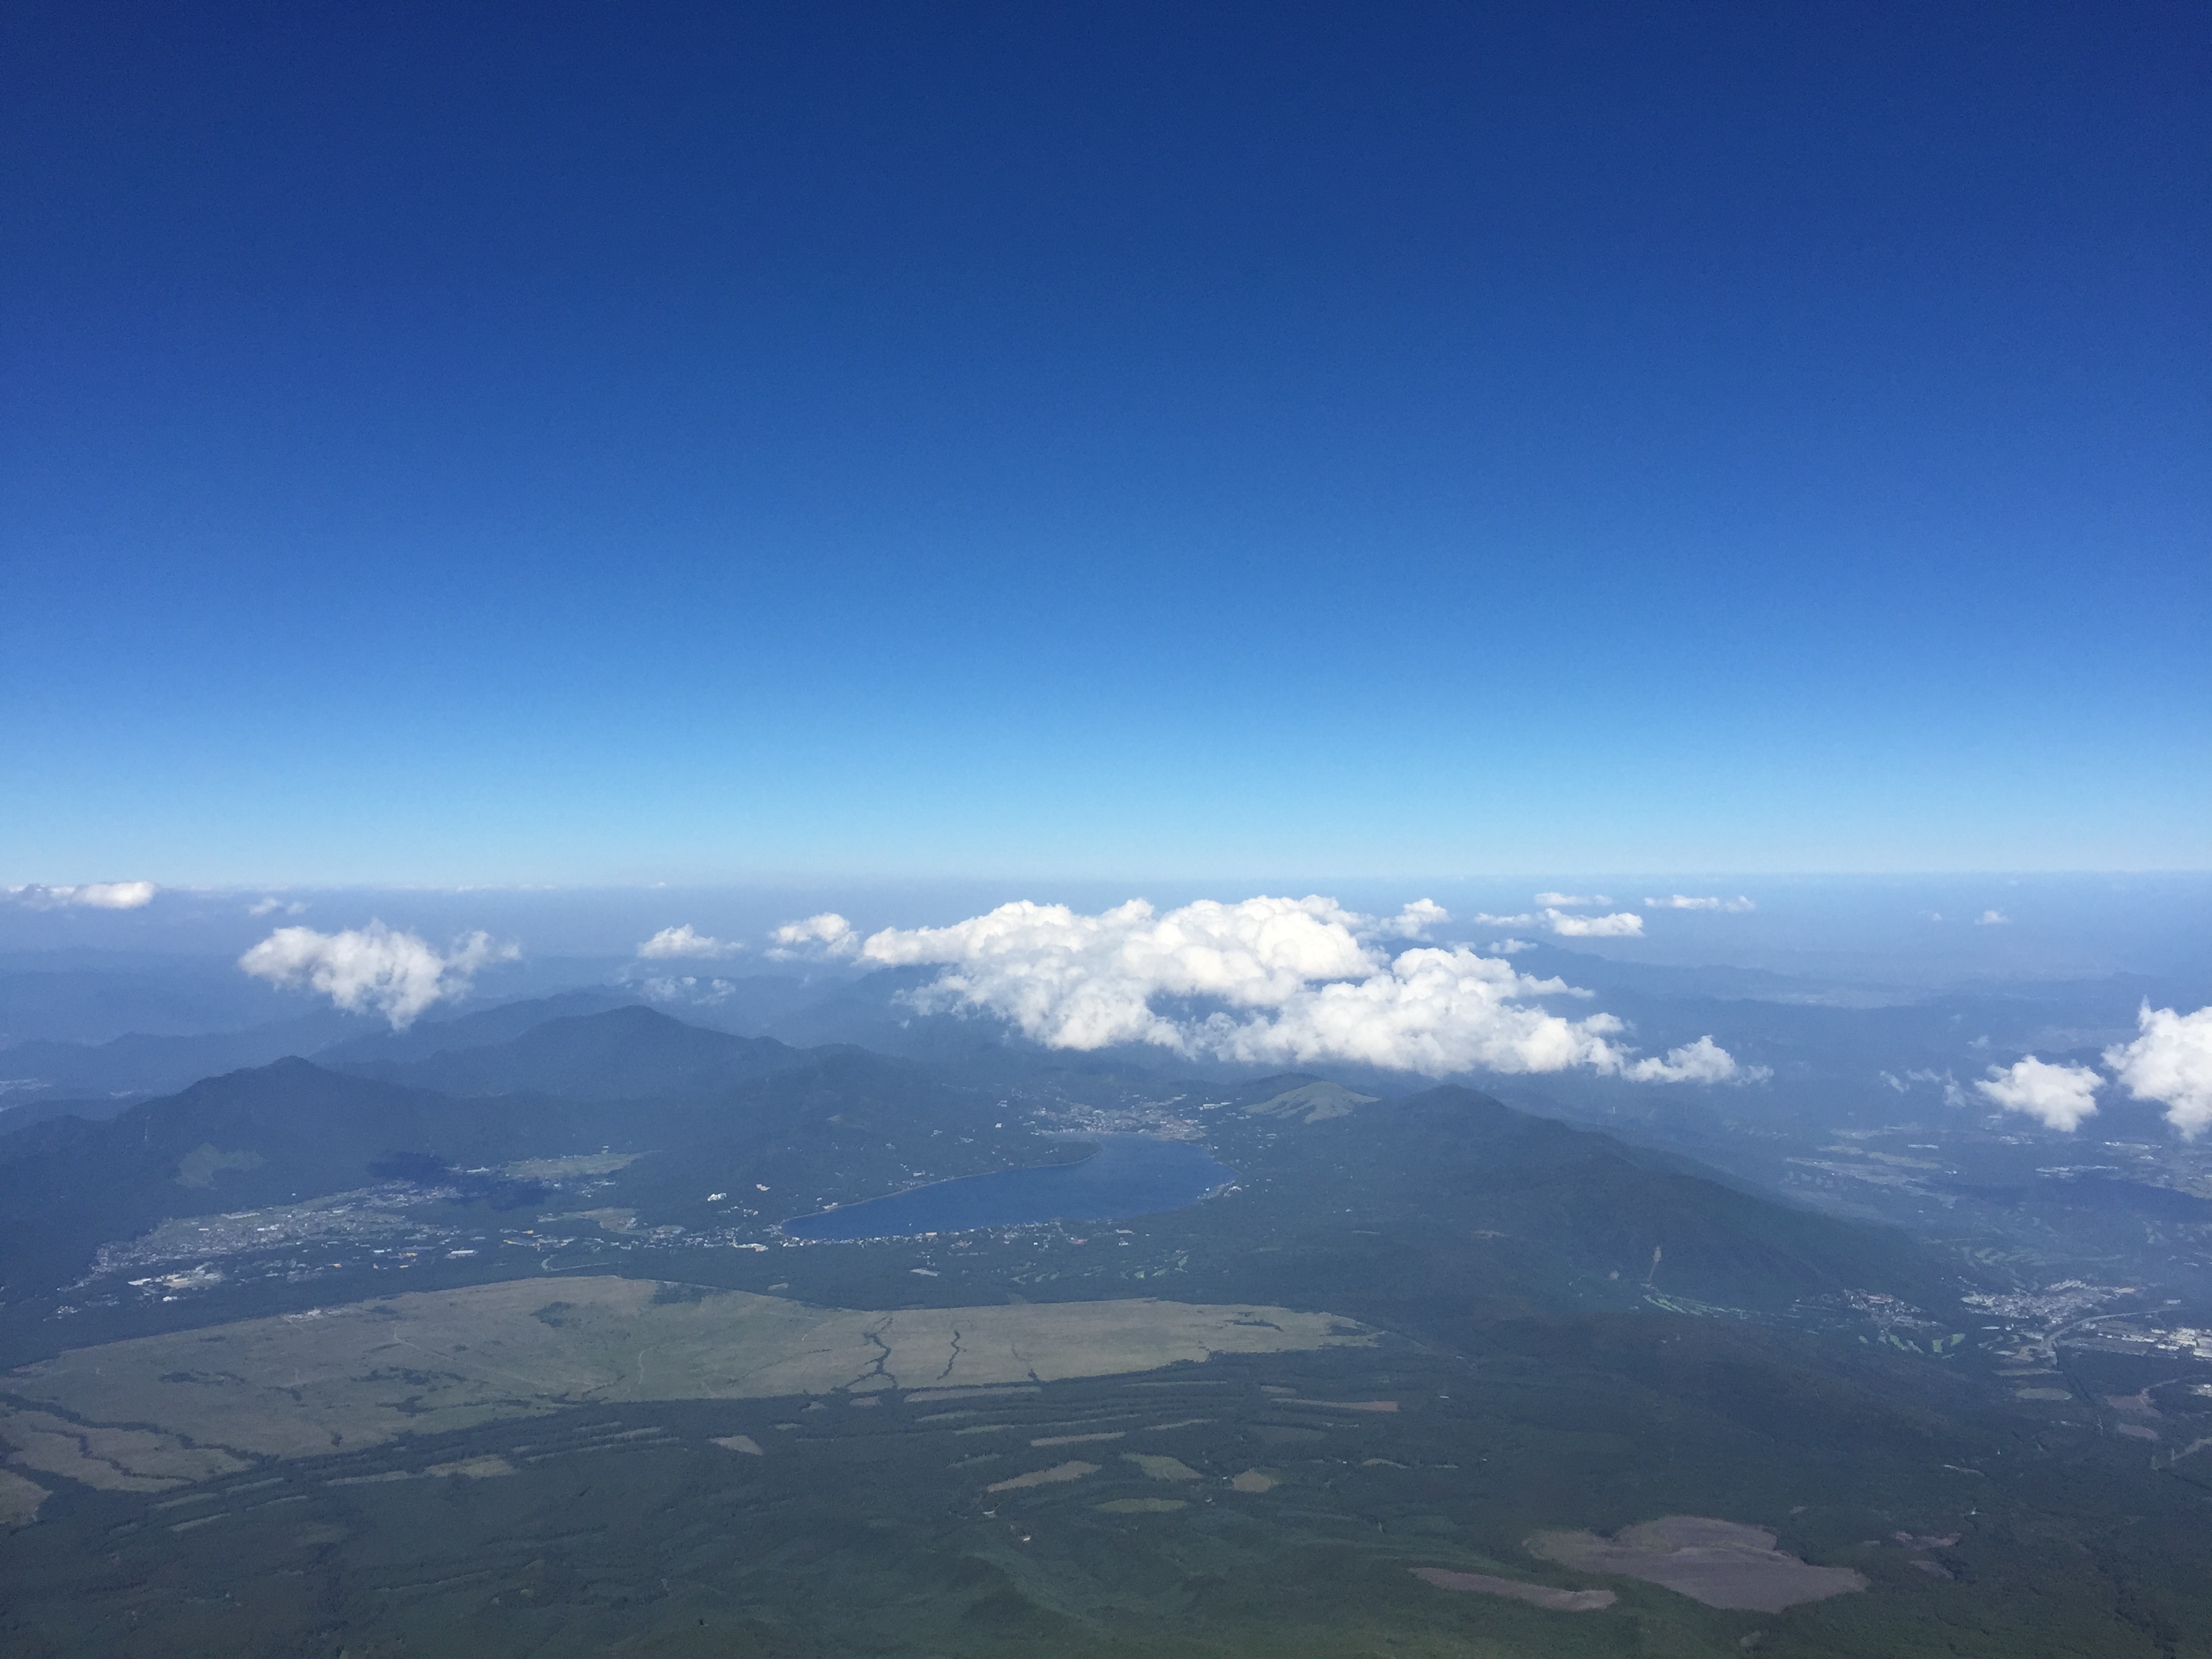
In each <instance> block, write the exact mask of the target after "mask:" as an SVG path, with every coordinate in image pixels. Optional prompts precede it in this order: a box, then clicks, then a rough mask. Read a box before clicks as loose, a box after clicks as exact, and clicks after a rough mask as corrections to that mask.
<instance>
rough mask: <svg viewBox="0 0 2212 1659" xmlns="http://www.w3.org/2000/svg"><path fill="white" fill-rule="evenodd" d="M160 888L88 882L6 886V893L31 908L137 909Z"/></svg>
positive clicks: (141, 883)
mask: <svg viewBox="0 0 2212 1659" xmlns="http://www.w3.org/2000/svg"><path fill="white" fill-rule="evenodd" d="M160 891H161V889H160V888H159V887H157V886H155V884H153V883H152V882H150V881H92V882H87V883H85V884H83V885H82V886H81V887H38V886H27V887H10V888H9V890H8V896H9V898H11V899H13V900H14V901H15V902H16V903H18V904H21V905H24V906H27V908H31V909H33V910H61V909H66V908H70V907H72V906H76V907H81V908H86V909H91V910H138V909H143V908H145V907H146V906H147V905H149V904H151V903H152V902H154V895H155V894H156V893H158V892H160Z"/></svg>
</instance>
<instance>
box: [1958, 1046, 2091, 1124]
mask: <svg viewBox="0 0 2212 1659" xmlns="http://www.w3.org/2000/svg"><path fill="white" fill-rule="evenodd" d="M2103 1080H2104V1079H2101V1078H2100V1077H2099V1076H2098V1075H2097V1074H2096V1073H2094V1072H2093V1071H2091V1070H2090V1069H2089V1068H2088V1067H2087V1066H2054V1065H2051V1063H2050V1062H2049V1061H2047V1060H2038V1059H2036V1058H2035V1057H2034V1056H2033V1054H2031V1055H2029V1056H2028V1057H2027V1059H2026V1060H2016V1061H2015V1062H2014V1063H2013V1064H2012V1065H2010V1066H1990V1074H1989V1076H1988V1077H1986V1078H1984V1079H1981V1080H1980V1081H1979V1082H1978V1083H1976V1084H1975V1085H1974V1088H1975V1091H1976V1092H1978V1094H1980V1095H1981V1097H1983V1098H1984V1100H1988V1101H1992V1102H1994V1103H1996V1104H1997V1105H1999V1106H2002V1107H2003V1108H2004V1109H2005V1110H2007V1111H2008V1112H2025V1113H2026V1114H2027V1115H2028V1116H2030V1117H2032V1118H2033V1119H2035V1121H2037V1122H2039V1123H2041V1124H2043V1125H2044V1126H2045V1127H2046V1128H2052V1129H2064V1130H2067V1131H2069V1132H2071V1131H2072V1130H2075V1129H2077V1128H2079V1127H2081V1120H2082V1119H2084V1118H2087V1117H2094V1116H2095V1115H2096V1114H2097V1085H2099V1084H2100V1083H2101V1082H2102V1081H2103Z"/></svg>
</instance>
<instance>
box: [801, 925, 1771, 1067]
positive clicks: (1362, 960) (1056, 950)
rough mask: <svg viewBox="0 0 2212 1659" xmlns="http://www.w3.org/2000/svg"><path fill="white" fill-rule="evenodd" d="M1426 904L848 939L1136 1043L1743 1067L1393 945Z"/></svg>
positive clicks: (932, 991) (1033, 1034)
mask: <svg viewBox="0 0 2212 1659" xmlns="http://www.w3.org/2000/svg"><path fill="white" fill-rule="evenodd" d="M1438 915H1440V913H1439V912H1437V908H1436V907H1434V906H1433V905H1425V904H1424V903H1420V902H1417V903H1415V904H1412V905H1408V906H1407V907H1406V908H1405V909H1404V910H1403V911H1401V912H1400V914H1399V915H1396V916H1394V917H1387V918H1386V917H1375V916H1369V915H1360V914H1359V913H1358V912H1356V911H1352V910H1347V909H1346V908H1343V907H1342V906H1340V905H1339V904H1338V903H1337V902H1336V901H1334V899H1328V898H1322V897H1318V896H1315V897H1308V898H1303V899H1293V898H1272V897H1261V898H1252V899H1246V900H1244V901H1243V902H1240V903H1223V902H1218V901H1214V900H1203V901H1200V902H1198V903H1194V904H1187V905H1184V906H1182V908H1179V909H1174V910H1170V911H1167V912H1166V913H1164V914H1162V913H1160V912H1158V911H1156V910H1155V909H1154V908H1152V905H1150V904H1149V903H1146V902H1145V901H1144V900H1142V899H1134V900H1132V901H1130V902H1128V903H1127V904H1123V905H1120V906H1117V907H1116V908H1113V909H1110V910H1107V911H1103V912H1102V913H1100V914H1099V915H1083V914H1080V913H1079V912H1077V911H1074V910H1072V909H1070V908H1068V907H1067V906H1066V905H1060V904H1036V903H1031V902H1026V901H1024V902H1018V903H1013V904H1006V905H1001V906H1000V908H997V909H996V910H993V911H991V912H989V913H988V914H987V915H981V916H972V917H970V918H969V919H968V920H967V921H960V922H956V923H954V924H952V925H951V927H916V928H896V927H887V928H884V930H883V931H881V932H880V933H873V934H871V935H869V936H868V938H867V939H865V940H862V941H860V942H859V944H858V945H857V947H856V948H857V954H858V955H859V956H860V958H861V959H862V960H864V961H866V962H871V963H880V964H882V965H884V966H887V967H889V966H919V965H929V966H935V967H939V968H941V969H943V970H944V971H943V972H942V973H940V974H939V975H938V977H937V978H936V979H935V980H933V981H931V982H930V983H929V984H927V985H926V986H924V987H921V988H920V989H919V990H916V991H915V992H912V993H910V994H908V995H909V1000H911V1002H912V1003H913V1004H914V1006H916V1007H918V1008H920V1009H921V1010H922V1011H923V1012H985V1013H990V1014H995V1015H997V1016H999V1017H1000V1018H1004V1019H1006V1020H1007V1021H1009V1022H1011V1023H1012V1024H1013V1025H1015V1026H1016V1027H1017V1028H1018V1029H1019V1030H1021V1031H1022V1032H1023V1033H1024V1035H1025V1036H1029V1037H1030V1038H1032V1039H1034V1040H1035V1041H1036V1042H1042V1043H1045V1044H1047V1045H1048V1046H1050V1047H1053V1048H1104V1047H1107V1046H1109V1045H1110V1044H1116V1043H1124V1042H1146V1043H1152V1044H1155V1045H1157V1046H1158V1047H1161V1048H1170V1049H1173V1050H1176V1052H1178V1053H1182V1054H1190V1055H1193V1056H1199V1055H1204V1056H1208V1057H1211V1058H1213V1059H1217V1060H1232V1061H1240V1062H1249V1063H1251V1064H1255V1065H1271V1066H1277V1065H1304V1064H1316V1063H1326V1062H1335V1063H1340V1064H1343V1063H1354V1064H1361V1065H1370V1066H1383V1067H1387V1068H1389V1069H1391V1070H1395V1071H1410V1072H1419V1073H1425V1074H1426V1075H1429V1076H1432V1077H1441V1076H1446V1075H1449V1074H1450V1073H1456V1072H1466V1071H1474V1070H1478V1069H1479V1070H1486V1071H1492V1072H1553V1071H1560V1070H1563V1069H1565V1068H1567V1067H1569V1066H1587V1067H1589V1068H1590V1069H1592V1070H1595V1071H1599V1072H1603V1073H1611V1074H1613V1075H1617V1076H1622V1077H1627V1078H1632V1079H1635V1080H1637V1081H1640V1082H1667V1083H1687V1082H1699V1083H1714V1082H1724V1081H1738V1080H1745V1079H1748V1078H1750V1077H1752V1076H1753V1075H1754V1074H1753V1073H1747V1072H1745V1071H1744V1070H1743V1069H1742V1068H1741V1067H1739V1066H1737V1065H1736V1062H1735V1060H1734V1059H1733V1058H1732V1057H1730V1056H1729V1054H1728V1053H1727V1051H1726V1050H1724V1049H1723V1048H1719V1047H1718V1046H1717V1045H1716V1044H1715V1043H1714V1042H1712V1040H1711V1038H1710V1037H1707V1038H1701V1039H1699V1042H1694V1043H1692V1044H1689V1045H1687V1046H1686V1047H1684V1048H1676V1049H1674V1050H1673V1051H1672V1052H1670V1053H1669V1054H1667V1055H1666V1056H1665V1057H1664V1058H1662V1059H1656V1060H1649V1059H1647V1060H1638V1059H1635V1058H1634V1051H1633V1050H1632V1048H1628V1047H1626V1045H1625V1044H1623V1043H1622V1042H1620V1040H1619V1039H1620V1033H1621V1031H1622V1030H1623V1029H1624V1028H1623V1027H1622V1025H1621V1023H1620V1021H1619V1020H1618V1019H1615V1018H1613V1016H1611V1015H1609V1014H1604V1013H1595V1014H1590V1015H1588V1016H1586V1017H1584V1018H1580V1019H1570V1018H1566V1017H1565V1016H1564V1015H1561V1014H1558V1013H1554V1012H1551V1011H1550V1010H1549V1009H1547V1008H1546V1007H1544V1006H1542V1005H1541V1003H1540V1002H1538V1001H1537V1000H1536V999H1538V998H1541V997H1550V996H1576V997H1583V998H1587V997H1588V995H1589V993H1588V992H1586V991H1577V990H1576V989H1574V988H1573V987H1570V986H1568V985H1566V984H1565V983H1564V982H1562V981H1559V980H1557V979H1548V980H1538V979H1534V978H1530V977H1528V976H1527V975H1522V974H1518V973H1516V972H1515V971H1514V969H1513V967H1512V965H1511V964H1510V963H1506V962H1504V961H1500V960H1498V959H1497V958H1495V957H1482V956H1478V955H1476V954H1475V953H1474V951H1470V950H1468V949H1467V948H1466V947H1465V946H1463V945H1457V946H1438V945H1422V946H1419V947H1416V948H1414V949H1410V950H1404V951H1398V952H1397V953H1396V954H1395V956H1394V955H1393V954H1392V953H1391V950H1390V948H1389V945H1388V944H1387V943H1386V941H1389V940H1394V939H1403V938H1405V937H1407V934H1408V933H1409V932H1410V931H1412V930H1413V928H1414V927H1415V926H1416V925H1417V924H1418V925H1420V926H1425V925H1428V924H1429V923H1430V922H1431V921H1434V920H1436V919H1437V917H1438ZM852 936H853V935H852V929H851V927H850V925H849V924H848V923H847V922H846V921H844V919H843V918H842V917H840V916H834V915H832V916H816V917H812V918H810V919H809V920H808V921H805V922H800V923H794V924H793V925H792V926H791V927H787V928H783V929H780V930H778V935H777V937H778V940H779V942H780V943H784V944H787V945H790V946H792V947H794V948H796V947H798V946H800V945H805V944H808V943H814V944H816V945H818V947H819V948H822V949H825V950H826V949H842V948H843V947H844V944H845V941H847V940H848V939H851V938H852Z"/></svg>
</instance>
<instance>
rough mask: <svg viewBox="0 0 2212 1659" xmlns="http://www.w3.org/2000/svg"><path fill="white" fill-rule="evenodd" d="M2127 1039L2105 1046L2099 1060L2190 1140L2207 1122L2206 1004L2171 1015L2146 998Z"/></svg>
mask: <svg viewBox="0 0 2212 1659" xmlns="http://www.w3.org/2000/svg"><path fill="white" fill-rule="evenodd" d="M2136 1026H2137V1030H2138V1035H2137V1036H2136V1039H2135V1041H2134V1042H2122V1043H2117V1044H2115V1045H2114V1046H2113V1047H2112V1048H2107V1049H2106V1050H2105V1064H2106V1065H2107V1066H2111V1067H2112V1074H2113V1075H2114V1076H2115V1077H2117V1078H2118V1079H2119V1080H2120V1081H2121V1083H2122V1084H2124V1085H2126V1088H2127V1091H2128V1092H2129V1093H2130V1094H2131V1095H2133V1096H2135V1097H2136V1099H2138V1100H2155V1101H2157V1102H2159V1103H2160V1104H2161V1105H2163V1106H2164V1107H2165V1108H2166V1121H2167V1122H2168V1123H2171V1124H2172V1125H2173V1127H2175V1128H2177V1129H2179V1130H2180V1131H2181V1133H2182V1137H2183V1138H2184V1139H2188V1140H2194V1139H2197V1136H2198V1135H2200V1134H2202V1133H2204V1128H2205V1126H2206V1125H2207V1124H2212V1008H2199V1009H2198V1010H2197V1012H2195V1013H2193V1014H2177V1013H2175V1012H2173V1010H2172V1009H2171V1008H2154V1007H2152V1006H2150V1005H2149V1004H2148V1003H2147V1002H2146V1003H2145V1004H2143V1006H2142V1012H2141V1013H2139V1014H2138V1015H2137V1016H2136Z"/></svg>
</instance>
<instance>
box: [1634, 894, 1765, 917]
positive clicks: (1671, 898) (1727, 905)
mask: <svg viewBox="0 0 2212 1659" xmlns="http://www.w3.org/2000/svg"><path fill="white" fill-rule="evenodd" d="M1644 908H1645V909H1647V910H1720V911H1724V912H1726V913H1727V914H1728V915H1742V914H1744V912H1746V911H1747V910H1756V909H1757V908H1759V907H1758V906H1757V905H1756V904H1753V902H1751V901H1750V900H1749V899H1747V898H1746V897H1744V896H1743V895H1742V894H1741V893H1739V894H1737V895H1736V896H1735V897H1734V898H1722V897H1721V896H1719V895H1717V894H1709V895H1707V896H1705V897H1703V898H1698V897H1693V896H1691V895H1690V894H1688V893H1671V894H1669V895H1668V896H1667V897H1665V898H1647V899H1645V900H1644Z"/></svg>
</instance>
